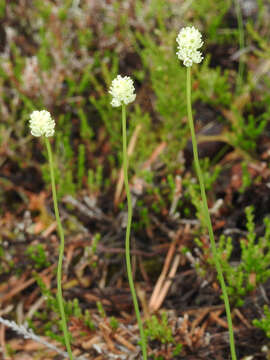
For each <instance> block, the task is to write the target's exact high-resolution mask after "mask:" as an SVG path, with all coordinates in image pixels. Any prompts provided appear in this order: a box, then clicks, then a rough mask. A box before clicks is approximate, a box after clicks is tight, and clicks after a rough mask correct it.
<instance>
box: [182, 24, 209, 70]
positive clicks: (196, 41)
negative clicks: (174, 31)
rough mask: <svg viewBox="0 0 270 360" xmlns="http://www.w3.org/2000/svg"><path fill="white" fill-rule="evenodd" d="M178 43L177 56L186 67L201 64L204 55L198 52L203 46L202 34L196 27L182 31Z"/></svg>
mask: <svg viewBox="0 0 270 360" xmlns="http://www.w3.org/2000/svg"><path fill="white" fill-rule="evenodd" d="M176 41H177V43H178V47H177V49H178V51H177V53H176V55H177V56H178V58H179V60H182V61H183V63H184V65H185V66H192V64H193V63H195V64H199V63H200V62H201V61H202V59H203V56H202V53H201V52H200V51H198V49H199V48H201V47H202V45H203V41H202V34H201V33H200V32H199V30H197V29H195V27H194V26H192V27H189V26H188V27H185V28H183V29H181V30H180V32H179V34H178V36H177V38H176Z"/></svg>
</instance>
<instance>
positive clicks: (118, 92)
mask: <svg viewBox="0 0 270 360" xmlns="http://www.w3.org/2000/svg"><path fill="white" fill-rule="evenodd" d="M134 91H135V88H134V85H133V80H132V79H131V78H130V77H129V76H124V77H122V76H121V75H117V77H116V78H115V79H114V80H113V81H112V84H111V86H110V89H109V93H110V94H111V95H112V97H113V98H112V101H111V105H112V106H114V107H118V106H121V105H127V104H129V103H131V102H133V101H134V100H135V98H136V94H134Z"/></svg>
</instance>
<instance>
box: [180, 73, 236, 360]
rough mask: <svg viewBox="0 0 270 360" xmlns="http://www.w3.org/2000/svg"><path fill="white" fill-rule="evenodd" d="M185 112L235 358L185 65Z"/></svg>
mask: <svg viewBox="0 0 270 360" xmlns="http://www.w3.org/2000/svg"><path fill="white" fill-rule="evenodd" d="M187 112H188V123H189V127H190V132H191V140H192V147H193V154H194V162H195V167H196V172H197V176H198V179H199V183H200V189H201V197H202V202H203V211H204V217H205V220H206V223H207V228H208V232H209V238H210V243H211V248H212V253H213V258H214V262H215V266H216V269H217V273H218V279H219V281H220V285H221V289H222V292H223V299H224V304H225V310H226V315H227V321H228V328H229V337H230V348H231V356H232V360H236V359H237V358H236V352H235V345H234V334H233V326H232V317H231V310H230V303H229V298H228V294H227V289H226V285H225V281H224V277H223V274H222V269H221V265H220V262H219V259H218V255H217V248H216V243H215V239H214V232H213V228H212V223H211V218H210V214H209V209H208V205H207V198H206V193H205V186H204V181H203V175H202V171H201V167H200V163H199V156H198V149H197V141H196V135H195V130H194V123H193V117H192V108H191V71H190V67H187Z"/></svg>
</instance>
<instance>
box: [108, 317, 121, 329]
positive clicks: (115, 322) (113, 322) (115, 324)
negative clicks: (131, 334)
mask: <svg viewBox="0 0 270 360" xmlns="http://www.w3.org/2000/svg"><path fill="white" fill-rule="evenodd" d="M110 326H111V328H112V329H113V330H117V329H118V327H119V321H118V320H117V319H116V318H115V317H114V316H111V318H110Z"/></svg>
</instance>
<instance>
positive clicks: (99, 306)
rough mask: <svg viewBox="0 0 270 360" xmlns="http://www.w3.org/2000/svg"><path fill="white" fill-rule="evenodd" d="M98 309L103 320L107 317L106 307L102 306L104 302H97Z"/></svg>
mask: <svg viewBox="0 0 270 360" xmlns="http://www.w3.org/2000/svg"><path fill="white" fill-rule="evenodd" d="M96 304H97V309H98V312H99V315H100V316H101V317H103V318H105V317H106V312H105V310H104V307H103V305H102V302H101V301H97V303H96Z"/></svg>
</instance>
